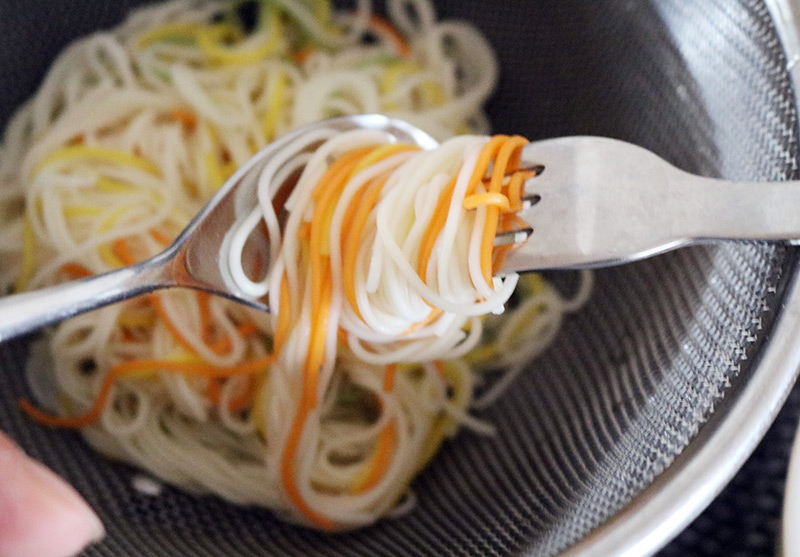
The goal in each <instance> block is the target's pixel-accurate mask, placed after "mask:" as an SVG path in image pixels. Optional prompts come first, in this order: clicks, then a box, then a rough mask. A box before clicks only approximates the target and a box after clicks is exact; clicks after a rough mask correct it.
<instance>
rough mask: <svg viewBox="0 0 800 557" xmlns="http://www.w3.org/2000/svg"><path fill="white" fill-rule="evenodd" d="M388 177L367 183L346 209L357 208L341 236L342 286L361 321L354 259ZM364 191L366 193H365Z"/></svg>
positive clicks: (356, 256) (348, 210)
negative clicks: (368, 220)
mask: <svg viewBox="0 0 800 557" xmlns="http://www.w3.org/2000/svg"><path fill="white" fill-rule="evenodd" d="M388 179H389V177H388V176H386V177H383V178H377V179H375V180H373V181H371V182H370V183H367V184H365V185H364V187H363V188H362V194H363V196H359V197H358V199H355V198H354V199H353V202H352V203H351V207H348V209H347V212H348V214H349V213H350V211H351V209H352V206H353V204H355V206H356V207H357V208H356V210H355V215H353V218H352V219H348V220H350V221H351V224H350V227H349V229H348V231H347V234H346V235H343V236H342V286H343V288H344V293H345V297H346V298H347V301H348V303H349V304H350V307H351V308H353V311H354V312H355V314H356V315H358V317H359V319H361V320H362V321H363V317H362V315H361V311H360V310H359V309H358V299H357V296H356V286H355V284H356V278H355V276H356V259H357V258H358V248H359V246H360V245H361V235H362V234H363V232H364V227H365V226H366V224H367V219H368V218H369V215H370V213H371V212H372V210H373V209H374V208H375V206H376V205H377V204H378V199H379V198H380V195H381V191H383V186H385V185H386V181H387V180H388ZM365 190H366V191H365Z"/></svg>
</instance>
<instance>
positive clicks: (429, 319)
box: [402, 308, 443, 335]
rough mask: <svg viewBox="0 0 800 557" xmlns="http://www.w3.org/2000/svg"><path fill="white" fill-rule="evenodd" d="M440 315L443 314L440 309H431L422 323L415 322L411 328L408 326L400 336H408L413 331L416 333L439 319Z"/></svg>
mask: <svg viewBox="0 0 800 557" xmlns="http://www.w3.org/2000/svg"><path fill="white" fill-rule="evenodd" d="M442 313H443V312H442V310H441V309H439V308H432V309H431V311H430V313H428V315H426V316H425V319H423V320H422V321H417V322H416V323H414V324H413V325H411V326H410V327H409V328H408V329H406V330H405V331H403V333H402V335H410V334H411V333H413V332H414V331H418V330H420V329H421V328H422V327H424V326H426V325H430V324H431V323H433V322H434V321H435V320H436V319H438V318H439V317H440V316H441V315H442Z"/></svg>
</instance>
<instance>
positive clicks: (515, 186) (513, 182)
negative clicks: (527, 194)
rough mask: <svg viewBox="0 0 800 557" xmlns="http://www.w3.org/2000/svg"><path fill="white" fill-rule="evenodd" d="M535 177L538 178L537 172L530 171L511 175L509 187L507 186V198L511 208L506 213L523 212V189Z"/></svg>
mask: <svg viewBox="0 0 800 557" xmlns="http://www.w3.org/2000/svg"><path fill="white" fill-rule="evenodd" d="M534 176H536V172H533V171H529V170H522V171H518V172H514V173H513V174H512V175H511V178H510V179H509V181H508V185H507V186H506V188H507V190H508V191H507V197H508V200H509V201H510V202H511V206H510V207H509V208H508V211H506V212H510V213H516V212H519V211H521V210H522V188H523V186H524V185H525V181H526V180H528V179H530V178H533V177H534Z"/></svg>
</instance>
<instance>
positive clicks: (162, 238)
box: [150, 228, 172, 247]
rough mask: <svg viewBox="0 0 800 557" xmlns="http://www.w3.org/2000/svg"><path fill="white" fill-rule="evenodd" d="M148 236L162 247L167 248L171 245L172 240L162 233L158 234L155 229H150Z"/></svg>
mask: <svg viewBox="0 0 800 557" xmlns="http://www.w3.org/2000/svg"><path fill="white" fill-rule="evenodd" d="M150 236H151V237H152V238H153V240H155V241H156V242H158V243H159V244H161V245H162V246H164V247H167V246H168V245H170V244H171V243H172V239H171V238H170V237H169V236H167V235H165V234H163V233H162V232H159V231H158V230H156V229H155V228H151V229H150Z"/></svg>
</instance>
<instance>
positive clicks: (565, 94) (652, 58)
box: [0, 0, 800, 556]
mask: <svg viewBox="0 0 800 557" xmlns="http://www.w3.org/2000/svg"><path fill="white" fill-rule="evenodd" d="M141 3H142V2H137V1H135V0H124V1H121V0H115V1H111V0H68V1H63V2H52V0H26V1H25V2H3V5H2V6H1V7H0V123H2V122H5V121H6V120H7V118H8V116H9V114H10V113H11V112H12V111H13V110H14V109H15V108H16V107H17V106H18V105H19V104H20V102H22V101H23V100H24V99H25V98H26V97H27V96H29V95H30V94H31V93H32V92H33V90H34V88H35V87H36V85H37V83H38V82H39V80H40V79H41V77H42V75H43V72H44V71H45V70H46V68H47V66H48V64H49V62H50V61H51V60H52V59H53V57H54V56H55V54H56V53H57V52H58V51H59V50H60V49H61V48H63V46H64V45H65V44H66V43H67V42H68V41H70V40H71V39H73V38H75V37H79V36H82V35H84V34H86V33H88V32H90V31H93V30H96V29H99V28H105V27H109V26H112V25H114V24H116V23H118V22H120V21H121V20H122V18H123V17H124V15H125V14H126V13H127V12H128V10H129V9H130V8H132V7H134V6H136V5H138V4H141ZM778 4H779V2H778V1H777V0H774V1H772V2H770V1H767V2H766V3H765V2H762V1H760V0H704V1H703V2H686V1H685V0H651V1H646V0H606V1H600V0H570V1H560V0H537V1H536V2H514V1H511V0H505V1H498V2H493V3H491V4H488V3H486V2H481V1H478V0H469V1H466V0H460V1H459V0H452V1H442V2H437V7H438V11H439V13H440V15H441V16H442V17H443V18H453V17H456V18H465V19H469V20H471V21H472V22H473V23H474V24H475V25H477V26H478V27H479V28H481V29H482V30H483V31H484V32H485V33H486V35H487V36H488V37H489V39H490V41H491V42H492V43H493V44H494V46H495V48H496V50H497V52H498V55H499V57H500V61H501V68H502V74H501V75H502V77H501V81H500V87H499V90H498V92H497V94H496V95H495V97H494V98H493V99H492V101H491V104H490V107H489V108H490V115H491V118H492V122H493V124H494V130H495V131H496V132H514V133H522V134H525V135H527V136H528V137H530V138H532V139H536V138H540V137H548V136H557V135H571V134H596V135H605V136H611V137H617V138H621V139H624V140H627V141H631V142H634V143H638V144H640V145H642V146H644V147H647V148H649V149H651V150H653V151H655V152H656V153H658V154H660V155H661V156H663V157H665V158H666V159H668V160H670V161H671V162H673V163H674V164H676V165H678V166H680V167H682V168H684V169H686V170H689V171H693V172H696V173H700V174H705V175H709V176H721V177H724V178H731V179H748V180H757V179H769V180H780V179H788V178H794V179H797V178H798V177H800V176H798V170H797V168H798V155H799V154H800V147H799V146H798V122H797V109H796V99H795V96H794V92H793V87H792V80H791V75H790V72H789V70H787V69H786V68H787V56H786V55H785V51H784V47H783V46H782V44H785V43H782V42H781V36H780V35H779V33H778V30H777V28H776V26H775V24H774V21H775V20H774V19H773V16H774V15H775V13H776V6H777V5H778ZM652 210H653V211H657V210H658V208H657V207H653V208H652ZM797 255H798V254H797V252H796V251H795V250H794V249H789V248H785V247H780V246H774V245H767V244H752V243H750V244H733V243H731V244H726V245H722V246H719V247H715V248H708V249H705V248H693V249H686V250H682V251H679V252H675V253H672V254H668V255H665V256H661V257H658V258H655V259H652V260H649V261H645V262H642V263H637V264H634V265H629V266H625V267H620V268H614V269H608V270H604V271H598V272H597V273H596V275H595V276H596V287H595V291H594V295H593V297H592V299H591V300H590V302H589V303H588V304H587V306H586V307H585V309H584V310H582V311H581V312H580V313H579V314H577V315H576V316H574V317H572V318H570V319H568V320H567V322H566V323H565V324H564V327H563V330H562V332H561V334H560V335H559V336H558V338H557V340H556V342H555V344H554V345H553V346H552V347H551V348H550V349H549V350H548V351H547V353H546V354H545V355H544V356H543V357H541V358H540V359H538V360H536V361H535V362H532V363H531V366H530V368H531V369H530V372H529V373H526V374H524V375H523V376H522V377H521V378H520V379H519V381H518V383H517V384H516V386H515V388H513V389H511V390H510V391H509V392H508V393H507V394H506V395H505V396H504V398H502V399H501V400H500V401H499V402H498V403H496V404H495V405H494V406H493V407H492V408H491V409H490V410H488V411H486V412H485V413H484V414H482V415H481V417H482V418H485V419H486V420H489V421H491V422H492V423H494V424H495V425H496V426H497V431H498V433H497V435H496V436H494V437H484V436H480V435H477V434H474V433H470V432H462V433H460V434H459V435H458V436H457V437H456V438H454V439H453V440H451V441H449V442H447V443H446V444H445V446H444V447H443V449H442V451H441V453H440V454H439V455H438V456H437V457H436V458H435V459H434V461H433V462H432V463H431V465H430V468H429V469H427V470H426V471H425V472H424V473H422V474H421V476H420V477H419V478H418V479H417V480H416V481H415V482H414V483H413V489H414V491H415V493H416V494H417V495H418V499H419V501H418V505H417V506H416V508H415V509H414V510H413V511H412V512H411V513H410V514H408V515H406V516H404V517H402V518H397V519H387V520H383V521H381V522H379V523H378V524H376V525H375V526H372V527H370V528H367V529H364V530H361V531H357V532H352V533H346V534H336V535H326V534H321V533H318V532H315V531H311V530H308V529H304V528H300V527H296V526H291V525H287V524H285V523H282V522H280V521H277V520H275V519H274V518H273V516H272V515H271V514H270V512H268V511H266V510H263V509H252V508H241V507H238V506H233V505H230V504H227V503H225V502H223V501H221V500H220V499H218V498H216V497H210V496H196V495H192V494H188V493H185V492H183V491H180V490H177V489H173V488H169V487H167V488H166V489H165V490H164V492H163V493H162V494H161V495H160V496H157V497H153V496H148V495H146V494H144V493H141V492H139V491H137V490H135V489H134V488H133V487H132V483H131V481H132V478H133V476H134V475H135V474H136V473H137V472H136V470H135V469H133V468H131V467H129V466H127V465H123V464H118V463H114V462H110V461H108V460H106V459H104V458H102V457H100V456H98V455H97V454H95V453H94V452H93V451H92V450H91V449H90V448H89V447H87V445H86V444H84V443H83V441H82V440H81V438H80V436H79V435H78V434H77V433H75V432H64V431H53V430H49V429H46V428H43V427H41V426H38V425H36V424H34V423H32V422H31V421H29V420H28V419H26V418H25V417H24V416H22V415H21V414H20V413H19V411H18V410H17V407H16V404H15V403H14V401H15V399H16V398H17V397H19V396H22V395H28V394H29V393H28V391H27V386H26V384H25V380H24V378H23V374H22V367H23V362H24V360H25V356H26V341H24V340H23V341H17V342H11V343H7V344H5V345H3V346H0V428H1V429H3V430H5V431H7V432H9V433H10V434H11V435H12V436H13V437H14V438H15V439H17V440H18V442H19V443H20V444H21V445H22V446H23V447H24V448H25V450H26V451H28V452H29V453H30V454H31V455H33V456H34V457H36V458H38V459H40V460H42V461H43V462H45V463H46V464H47V465H49V466H50V467H52V468H53V469H54V470H55V471H56V472H58V473H59V474H61V475H62V476H64V477H65V478H67V479H68V480H69V481H70V482H71V483H72V484H73V485H74V486H75V487H76V488H77V489H78V490H79V491H80V492H81V493H82V494H83V495H84V496H85V497H86V499H87V500H88V501H89V503H90V504H91V505H92V506H93V507H94V508H95V509H96V510H97V512H98V513H99V514H100V516H101V517H102V519H103V521H104V523H105V525H106V528H107V530H108V535H107V536H106V538H105V540H104V541H103V542H101V543H100V544H97V545H95V546H93V547H91V548H89V549H87V550H86V555H88V556H101V555H102V556H106V555H114V556H120V555H141V556H178V555H196V556H206V555H208V556H211V555H298V556H300V555H303V556H305V555H330V556H339V555H341V556H345V555H346V556H354V555H515V554H535V555H540V554H555V553H558V552H562V551H571V552H573V553H575V554H586V555H599V554H608V553H610V552H617V551H622V550H625V549H630V550H632V551H633V552H634V553H650V552H653V551H656V550H657V549H658V548H659V547H660V546H661V545H663V544H664V543H665V542H666V541H667V540H668V539H669V538H671V537H672V536H674V535H675V534H676V533H678V532H679V531H680V529H681V528H682V527H683V526H685V524H686V523H688V522H689V521H690V520H691V518H692V517H694V516H695V515H696V514H697V513H699V512H700V510H701V509H702V508H703V507H704V506H705V505H707V504H708V503H709V502H710V501H711V499H713V497H714V495H715V494H716V493H717V492H718V491H719V490H720V489H721V488H722V486H723V485H724V483H725V482H726V481H727V480H729V479H730V478H731V477H732V476H733V474H734V472H735V471H736V469H737V468H738V467H739V466H740V465H741V463H742V462H743V461H744V460H745V458H746V456H747V455H748V454H749V452H750V451H752V449H753V447H754V446H755V444H756V442H757V441H758V439H759V438H760V437H761V435H762V434H763V433H764V431H765V430H766V428H767V426H768V425H769V423H770V422H771V420H772V418H773V417H774V416H775V414H776V413H777V410H778V408H779V406H780V403H781V402H782V400H783V398H784V397H785V396H786V393H787V392H788V390H789V387H790V385H791V382H792V379H793V377H794V369H795V364H796V363H797V362H796V360H797V359H798V356H797V354H796V351H795V352H792V351H791V350H790V349H791V347H792V341H793V338H794V337H795V335H796V334H797V331H798V329H800V326H798V323H797V322H798V321H800V319H798V317H797V316H798V315H800V313H798V311H797V309H796V308H797V307H800V294H798V293H796V292H795V289H796V288H795V282H796V268H797V264H798V261H797V259H798V258H797ZM0 264H2V262H0ZM551 278H552V279H553V280H555V281H556V282H557V283H558V284H560V285H561V286H563V288H565V289H569V288H570V286H571V282H573V281H572V279H573V278H574V277H571V276H569V275H559V274H554V275H552V276H551Z"/></svg>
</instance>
